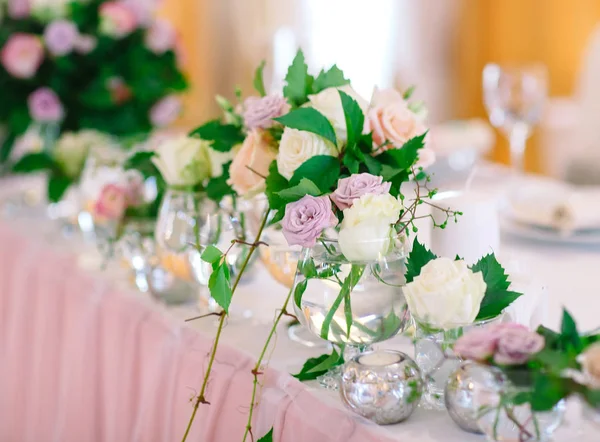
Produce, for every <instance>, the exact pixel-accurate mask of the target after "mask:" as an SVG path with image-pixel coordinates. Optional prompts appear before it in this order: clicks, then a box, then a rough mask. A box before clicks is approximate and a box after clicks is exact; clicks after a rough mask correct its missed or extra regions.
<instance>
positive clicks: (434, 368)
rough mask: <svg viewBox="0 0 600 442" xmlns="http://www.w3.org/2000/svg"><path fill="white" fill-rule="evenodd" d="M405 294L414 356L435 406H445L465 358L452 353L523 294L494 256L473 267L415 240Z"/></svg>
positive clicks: (426, 396)
mask: <svg viewBox="0 0 600 442" xmlns="http://www.w3.org/2000/svg"><path fill="white" fill-rule="evenodd" d="M406 268H407V271H406V275H405V276H406V282H407V284H406V286H405V287H404V288H403V291H404V296H405V297H406V301H407V303H408V307H409V310H410V312H411V315H412V317H413V319H414V321H415V325H416V332H415V356H416V361H417V364H418V365H419V368H420V369H421V371H422V373H423V375H424V377H425V383H426V391H425V396H424V397H425V399H426V400H427V405H428V406H430V407H431V408H436V409H443V408H444V387H445V384H446V381H447V379H448V378H449V376H450V375H451V374H452V372H453V371H454V370H455V369H456V368H457V367H458V365H459V363H460V361H459V360H458V359H456V357H455V356H454V353H453V352H452V347H453V346H454V343H455V342H456V340H457V339H458V338H459V337H460V336H461V335H462V334H463V333H464V332H466V331H468V330H471V329H477V328H479V327H482V326H484V325H486V324H490V323H497V322H499V321H500V320H501V319H502V314H503V312H504V310H505V309H506V308H507V307H508V306H509V305H510V304H511V303H512V302H514V301H515V300H516V299H517V298H518V297H519V296H521V295H522V294H521V293H517V292H513V291H510V290H509V289H510V281H509V279H508V275H507V274H506V272H505V271H504V268H502V266H501V265H500V263H499V262H498V261H497V260H496V257H495V256H494V254H490V255H486V256H484V257H483V258H481V259H480V260H479V261H478V262H476V263H475V264H474V265H472V266H468V265H467V264H466V263H465V262H464V261H463V260H462V259H460V257H458V256H457V257H456V258H455V259H450V258H446V257H437V256H436V255H435V254H433V253H432V252H431V251H429V250H427V248H425V247H424V246H423V245H421V244H420V243H419V241H418V240H417V239H415V241H414V244H413V247H412V251H411V253H410V254H409V256H408V261H407V264H406Z"/></svg>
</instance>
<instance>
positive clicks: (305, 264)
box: [298, 258, 317, 279]
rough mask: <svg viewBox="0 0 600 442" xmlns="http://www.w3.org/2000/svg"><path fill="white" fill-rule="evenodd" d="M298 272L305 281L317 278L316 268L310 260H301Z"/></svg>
mask: <svg viewBox="0 0 600 442" xmlns="http://www.w3.org/2000/svg"><path fill="white" fill-rule="evenodd" d="M298 271H299V272H300V273H302V274H303V275H304V277H305V278H306V279H310V278H316V277H317V266H315V261H314V260H313V259H312V258H306V259H302V260H300V261H299V262H298Z"/></svg>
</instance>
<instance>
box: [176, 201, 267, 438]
mask: <svg viewBox="0 0 600 442" xmlns="http://www.w3.org/2000/svg"><path fill="white" fill-rule="evenodd" d="M268 217H269V210H268V209H267V211H266V212H265V215H264V217H263V219H262V222H261V224H260V227H259V229H258V233H257V234H256V239H255V241H254V243H253V244H252V245H251V246H250V250H249V251H248V256H246V259H245V260H244V262H243V263H242V266H241V268H240V272H239V273H238V275H237V277H236V278H235V282H234V283H233V287H232V288H231V296H232V298H233V295H234V294H235V290H236V289H237V286H238V284H239V283H240V280H241V279H242V275H243V274H244V270H246V266H247V265H248V262H249V261H250V258H251V257H252V254H253V253H254V251H255V250H256V248H257V247H258V245H259V244H258V242H259V241H260V237H261V235H262V232H263V230H264V229H265V226H266V225H267V219H268ZM226 317H227V315H226V314H225V313H224V312H223V314H222V315H221V318H220V319H219V326H218V327H217V335H216V336H215V343H214V345H213V347H212V350H211V353H210V356H209V360H208V367H206V373H205V374H204V379H203V381H202V387H201V389H200V393H199V394H198V397H197V398H196V402H195V403H194V409H193V411H192V416H191V417H190V421H189V422H188V425H187V428H186V430H185V433H184V435H183V439H182V440H181V442H185V441H186V440H187V437H188V435H189V433H190V429H191V428H192V424H193V423H194V419H195V418H196V413H197V412H198V407H199V406H200V404H208V403H209V402H208V401H207V400H206V398H205V394H206V387H207V386H208V379H209V378H210V373H211V371H212V366H213V363H214V361H215V356H216V354H217V347H218V345H219V339H220V338H221V333H222V331H223V326H224V325H225V319H226Z"/></svg>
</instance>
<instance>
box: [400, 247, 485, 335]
mask: <svg viewBox="0 0 600 442" xmlns="http://www.w3.org/2000/svg"><path fill="white" fill-rule="evenodd" d="M485 290H486V284H485V282H484V280H483V275H482V274H481V272H473V271H472V270H471V269H469V267H468V266H467V264H466V263H465V262H464V261H462V260H461V261H453V260H452V259H450V258H437V259H434V260H433V261H430V262H428V263H427V264H426V265H425V266H423V268H422V269H421V273H420V274H419V276H417V277H415V279H414V280H413V281H412V282H410V283H408V284H406V286H405V287H404V289H403V291H404V296H406V301H407V303H408V307H409V309H410V312H411V313H412V315H413V316H414V317H415V318H416V319H418V320H420V321H422V322H425V323H427V324H428V325H430V326H432V327H436V328H441V329H451V328H455V327H457V326H459V325H463V324H471V323H472V322H473V321H475V318H476V317H477V314H478V313H479V308H480V306H481V301H482V299H483V296H484V295H485Z"/></svg>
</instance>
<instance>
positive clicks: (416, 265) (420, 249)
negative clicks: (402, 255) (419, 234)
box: [405, 237, 437, 283]
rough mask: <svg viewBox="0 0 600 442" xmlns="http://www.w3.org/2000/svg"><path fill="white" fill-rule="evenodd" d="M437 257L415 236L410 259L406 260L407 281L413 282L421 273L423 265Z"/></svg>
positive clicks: (409, 255)
mask: <svg viewBox="0 0 600 442" xmlns="http://www.w3.org/2000/svg"><path fill="white" fill-rule="evenodd" d="M436 258H437V256H436V255H435V254H434V253H433V252H431V251H430V250H428V249H427V247H425V246H424V245H423V244H421V243H420V242H419V240H418V239H417V238H416V237H415V240H414V241H413V246H412V250H411V251H410V253H409V254H408V259H407V260H406V275H405V276H406V282H407V283H408V282H413V280H414V279H415V277H417V276H419V275H420V274H421V269H422V268H423V266H425V264H427V263H428V262H429V261H433V260H434V259H436Z"/></svg>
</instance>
